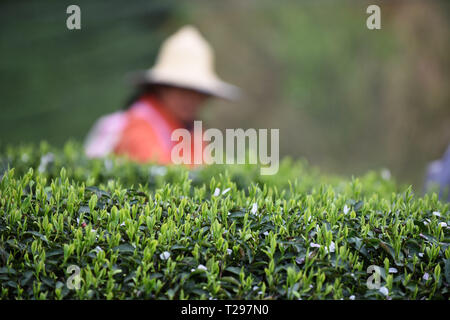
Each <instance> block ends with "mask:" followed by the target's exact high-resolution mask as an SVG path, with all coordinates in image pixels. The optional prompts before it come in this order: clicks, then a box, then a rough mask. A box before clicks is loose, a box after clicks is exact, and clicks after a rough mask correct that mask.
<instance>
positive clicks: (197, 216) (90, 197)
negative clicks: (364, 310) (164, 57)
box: [0, 142, 450, 299]
mask: <svg viewBox="0 0 450 320" xmlns="http://www.w3.org/2000/svg"><path fill="white" fill-rule="evenodd" d="M0 163H1V164H0V177H1V178H0V179H1V180H0V234H1V237H0V266H1V267H0V283H1V292H0V297H1V298H2V299H449V297H450V294H449V283H450V248H449V243H450V237H449V234H450V230H449V227H448V226H447V225H448V224H450V221H449V220H450V219H449V218H450V215H449V206H448V204H446V203H443V202H440V201H439V200H438V197H437V195H436V194H430V195H425V196H423V197H421V196H418V195H415V194H414V193H413V191H412V189H411V187H403V186H398V184H397V183H396V182H395V181H394V180H393V179H389V178H386V177H385V178H383V177H381V175H380V173H378V172H369V173H367V174H366V175H364V176H362V177H360V178H353V179H346V178H343V177H337V176H331V175H324V174H321V173H320V172H319V171H318V170H317V169H315V168H313V167H311V166H310V165H309V164H307V163H306V162H304V161H296V162H294V161H292V160H289V159H285V160H284V161H283V162H282V163H281V165H280V170H279V173H278V174H277V175H274V176H260V175H259V168H257V167H256V166H209V167H204V168H198V169H193V170H188V169H186V168H184V167H179V166H167V167H164V166H157V165H151V164H148V165H138V164H135V163H132V162H129V161H127V160H126V159H124V158H118V157H108V158H106V159H102V160H100V159H95V160H89V159H87V158H86V157H85V156H84V155H83V152H82V148H81V146H80V145H79V144H77V143H76V142H69V143H67V144H66V145H65V146H64V148H63V149H62V150H58V149H55V148H52V147H51V146H49V145H48V144H46V143H41V145H39V146H34V145H28V146H21V147H7V148H4V151H3V152H2V153H1V155H0ZM73 266H75V267H73ZM371 266H372V267H371ZM374 266H375V267H374ZM69 267H70V268H69ZM369 267H370V268H369ZM77 268H79V274H78V273H77V272H75V273H73V272H74V271H73V270H75V269H77ZM368 268H369V271H371V270H372V269H373V268H378V269H377V270H378V272H379V274H380V277H381V278H380V286H379V287H373V286H371V285H373V284H376V281H374V280H376V277H374V274H372V273H371V272H369V273H368V271H367V270H368ZM78 280H80V282H79V288H78V289H77V288H76V287H77V284H78V283H77V281H78ZM368 282H369V285H368ZM73 285H75V288H74V287H73Z"/></svg>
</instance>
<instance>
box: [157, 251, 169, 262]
mask: <svg viewBox="0 0 450 320" xmlns="http://www.w3.org/2000/svg"><path fill="white" fill-rule="evenodd" d="M159 257H160V258H161V260H167V259H169V257H170V252H168V251H164V252H163V253H161V254H160V255H159Z"/></svg>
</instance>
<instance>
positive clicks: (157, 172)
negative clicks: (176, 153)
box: [150, 166, 167, 176]
mask: <svg viewBox="0 0 450 320" xmlns="http://www.w3.org/2000/svg"><path fill="white" fill-rule="evenodd" d="M166 173H167V168H166V167H164V166H153V167H151V168H150V174H151V175H152V176H165V175H166Z"/></svg>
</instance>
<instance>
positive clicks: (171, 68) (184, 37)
mask: <svg viewBox="0 0 450 320" xmlns="http://www.w3.org/2000/svg"><path fill="white" fill-rule="evenodd" d="M130 80H131V81H132V82H133V83H134V84H136V85H139V84H165V85H171V86H175V87H181V88H186V89H192V90H195V91H199V92H202V93H205V94H209V95H213V96H216V97H220V98H225V99H230V100H234V99H236V98H237V97H238V95H239V89H238V88H237V87H235V86H233V85H231V84H229V83H226V82H224V81H222V80H221V79H220V78H219V77H218V76H217V75H216V73H215V71H214V53H213V50H212V48H211V46H210V45H209V44H208V42H206V40H205V39H204V38H203V37H202V35H201V34H200V33H199V32H198V30H197V29H196V28H195V27H193V26H190V25H188V26H184V27H183V28H181V29H180V30H178V31H177V32H176V33H175V34H173V35H172V36H170V37H169V38H168V39H167V40H165V41H164V43H163V44H162V46H161V48H160V51H159V53H158V57H157V59H156V64H155V65H154V66H153V68H150V69H148V70H145V71H139V72H137V73H135V74H133V75H131V76H130Z"/></svg>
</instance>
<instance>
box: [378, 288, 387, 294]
mask: <svg viewBox="0 0 450 320" xmlns="http://www.w3.org/2000/svg"><path fill="white" fill-rule="evenodd" d="M379 291H380V293H382V294H383V295H385V296H387V295H388V294H389V290H388V288H386V287H381V288H380V290H379Z"/></svg>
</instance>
